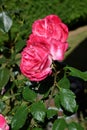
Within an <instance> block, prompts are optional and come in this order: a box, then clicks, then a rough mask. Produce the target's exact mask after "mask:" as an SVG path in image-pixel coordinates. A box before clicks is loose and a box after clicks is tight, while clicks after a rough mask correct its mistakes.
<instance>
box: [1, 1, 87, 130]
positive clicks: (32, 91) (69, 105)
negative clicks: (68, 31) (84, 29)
mask: <svg viewBox="0 0 87 130" xmlns="http://www.w3.org/2000/svg"><path fill="white" fill-rule="evenodd" d="M0 2H1V3H0V30H1V32H0V113H3V114H4V115H5V116H6V117H7V120H8V123H9V125H10V126H11V128H10V129H11V130H19V129H21V130H31V129H32V130H43V129H44V127H46V126H45V125H46V123H48V122H49V120H51V119H52V120H53V122H54V123H53V130H58V129H59V130H64V129H65V128H68V129H69V130H72V129H73V128H74V129H76V130H82V129H83V128H82V127H81V126H80V125H78V124H76V123H73V122H72V123H70V124H68V123H66V121H65V119H66V117H67V113H65V110H66V111H67V112H69V113H71V114H73V113H74V112H76V110H77V105H76V100H75V94H74V93H73V92H72V91H71V90H70V82H69V79H68V77H69V76H74V77H79V78H81V79H83V80H84V81H87V72H81V71H80V70H77V69H75V68H73V67H69V66H68V67H67V66H66V67H64V68H62V69H61V70H57V69H56V70H55V71H54V73H53V75H51V77H48V78H47V79H46V81H42V82H39V83H37V82H36V83H35V82H30V81H29V80H28V79H27V78H25V77H24V76H23V75H22V74H21V73H20V69H19V65H20V52H21V50H22V49H23V48H24V46H25V44H26V39H27V38H28V35H29V33H31V25H32V22H34V20H36V19H39V18H42V17H44V16H46V15H48V14H53V13H55V14H58V15H59V16H60V17H61V18H62V20H63V21H64V22H65V23H67V24H71V23H72V21H75V20H76V19H77V18H80V17H82V18H84V19H85V18H86V15H87V11H86V10H87V9H86V0H84V2H83V1H80V0H77V1H76V0H72V1H69V0H62V1H61V0H59V1H57V0H54V1H51V0H48V1H44V0H39V1H38V0H32V1H31V0H24V1H23V0H11V1H7V0H1V1H0ZM73 3H74V4H73ZM72 10H73V11H72ZM75 22H76V21H75ZM3 32H5V33H3ZM54 64H55V63H54ZM54 64H53V66H55V65H54ZM60 75H62V77H61V76H60ZM51 101H52V102H51ZM51 107H54V109H52V108H51ZM60 109H62V112H63V118H61V119H58V118H54V117H58V116H59V115H58V112H59V111H60Z"/></svg>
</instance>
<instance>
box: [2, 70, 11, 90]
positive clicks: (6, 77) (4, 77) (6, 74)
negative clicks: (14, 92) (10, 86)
mask: <svg viewBox="0 0 87 130" xmlns="http://www.w3.org/2000/svg"><path fill="white" fill-rule="evenodd" d="M9 74H10V72H9V70H8V69H7V68H2V69H0V89H2V87H4V86H5V85H6V84H7V83H8V80H9V77H10V75H9Z"/></svg>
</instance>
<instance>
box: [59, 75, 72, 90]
mask: <svg viewBox="0 0 87 130" xmlns="http://www.w3.org/2000/svg"><path fill="white" fill-rule="evenodd" d="M58 85H59V86H60V87H62V88H66V89H68V88H70V82H69V80H68V78H67V77H66V76H64V77H63V78H62V79H61V80H60V81H59V82H58Z"/></svg>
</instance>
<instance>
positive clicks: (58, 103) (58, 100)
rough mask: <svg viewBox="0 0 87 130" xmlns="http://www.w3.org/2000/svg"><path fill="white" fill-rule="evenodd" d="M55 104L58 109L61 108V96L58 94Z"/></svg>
mask: <svg viewBox="0 0 87 130" xmlns="http://www.w3.org/2000/svg"><path fill="white" fill-rule="evenodd" d="M54 102H55V105H56V107H57V108H60V95H59V94H56V96H55V98H54Z"/></svg>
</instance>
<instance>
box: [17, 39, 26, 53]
mask: <svg viewBox="0 0 87 130" xmlns="http://www.w3.org/2000/svg"><path fill="white" fill-rule="evenodd" d="M24 46H25V41H23V40H20V41H19V42H17V43H16V44H15V51H16V53H18V52H20V51H21V50H22V49H23V47H24Z"/></svg>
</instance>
